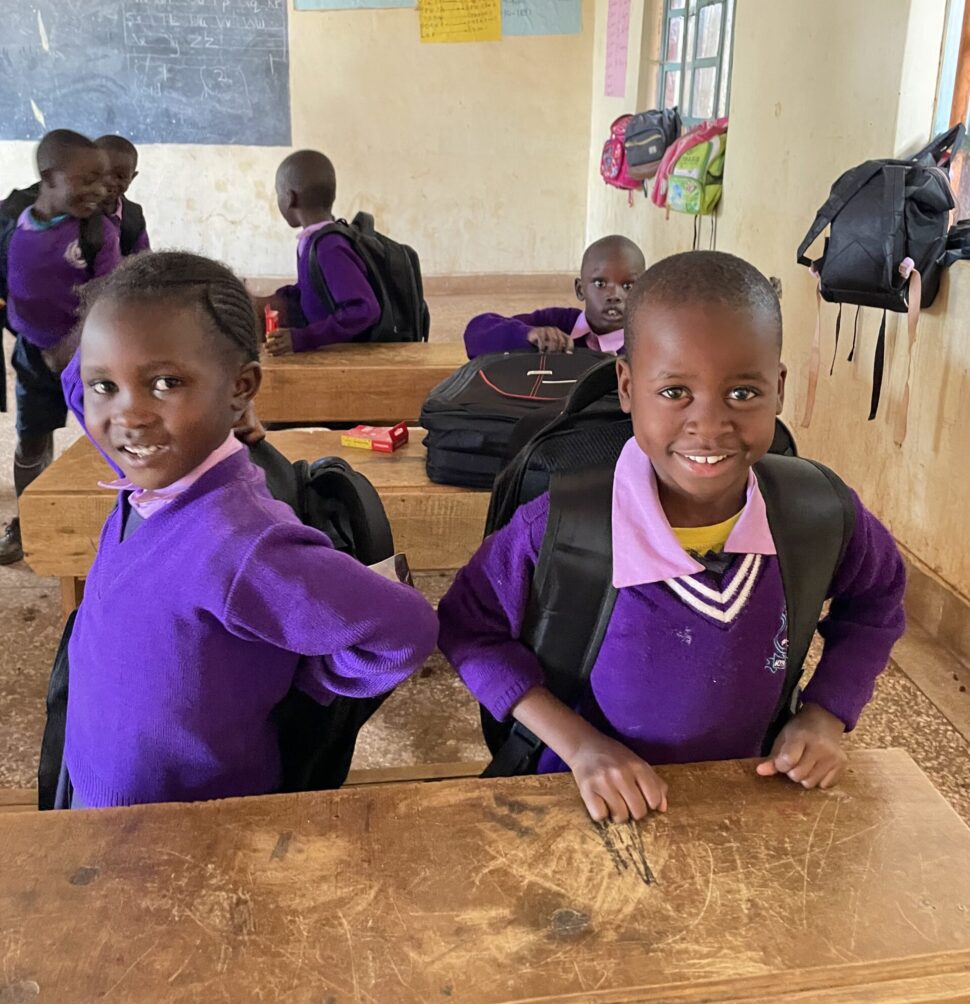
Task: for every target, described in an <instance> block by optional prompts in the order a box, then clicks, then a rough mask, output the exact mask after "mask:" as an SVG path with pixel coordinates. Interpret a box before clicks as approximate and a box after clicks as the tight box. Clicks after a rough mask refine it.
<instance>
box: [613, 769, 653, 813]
mask: <svg viewBox="0 0 970 1004" xmlns="http://www.w3.org/2000/svg"><path fill="white" fill-rule="evenodd" d="M641 788H642V785H641V784H640V782H639V778H638V777H636V775H634V776H633V777H632V778H630V779H629V780H627V779H626V778H624V779H623V780H622V781H621V782H620V783H619V784H617V790H618V791H619V793H620V795H621V797H622V798H623V801H624V802H625V803H626V808H627V810H628V811H629V813H630V817H631V818H632V819H643V817H644V816H646V814H647V813H648V812H649V811H650V810H649V809H648V808H647V799H646V792H644V791H642V790H641Z"/></svg>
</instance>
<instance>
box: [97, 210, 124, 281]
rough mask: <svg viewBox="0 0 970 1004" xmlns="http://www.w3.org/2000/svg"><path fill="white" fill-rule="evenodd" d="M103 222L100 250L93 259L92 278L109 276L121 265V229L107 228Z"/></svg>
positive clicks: (105, 222)
mask: <svg viewBox="0 0 970 1004" xmlns="http://www.w3.org/2000/svg"><path fill="white" fill-rule="evenodd" d="M106 224H107V221H104V223H103V224H102V228H101V234H102V241H101V250H100V251H99V252H98V254H97V257H96V258H95V259H94V278H96V279H99V278H101V276H103V275H110V274H111V273H112V272H113V271H114V270H115V269H116V268H117V267H118V266H119V265H120V264H121V236H120V234H121V229H120V227H115V226H108V225H106Z"/></svg>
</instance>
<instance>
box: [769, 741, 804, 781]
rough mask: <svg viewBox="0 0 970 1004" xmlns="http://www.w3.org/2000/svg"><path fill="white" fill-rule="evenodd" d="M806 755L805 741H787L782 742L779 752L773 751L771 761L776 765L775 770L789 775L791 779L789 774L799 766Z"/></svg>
mask: <svg viewBox="0 0 970 1004" xmlns="http://www.w3.org/2000/svg"><path fill="white" fill-rule="evenodd" d="M804 754H805V740H804V739H786V740H784V741H783V742H782V744H781V748H780V749H778V750H777V752H776V751H775V750H772V751H771V759H772V761H773V763H774V765H775V769H776V770H777V771H778V772H779V773H780V774H788V776H789V777H791V774H790V773H789V772H790V771H791V770H792V769H793V768H795V767H797V766H798V764H799V763H800V762H801V759H802V757H803V756H804Z"/></svg>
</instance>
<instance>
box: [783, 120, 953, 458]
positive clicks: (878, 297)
mask: <svg viewBox="0 0 970 1004" xmlns="http://www.w3.org/2000/svg"><path fill="white" fill-rule="evenodd" d="M964 135H965V130H964V128H963V126H962V125H961V126H956V127H954V128H953V129H951V130H949V131H948V132H947V133H944V134H941V136H939V137H937V138H936V139H934V140H933V142H931V143H930V144H929V145H928V146H927V147H925V148H924V149H923V150H921V151H920V152H919V153H918V154H916V155H915V156H914V157H913V158H911V159H910V160H893V159H885V160H867V161H866V162H865V163H863V164H860V165H859V166H858V167H854V168H852V169H851V170H849V171H846V172H845V174H843V175H842V176H841V177H840V178H839V179H838V180H837V181H836V182H835V184H834V185H833V186H832V190H831V192H830V194H829V197H828V199H827V200H826V202H825V204H824V205H823V206H822V207H821V208H820V209H819V211H818V213H817V214H816V216H815V220H814V222H813V223H812V225H811V227H810V228H809V230H808V233H806V235H805V237H804V239H803V240H802V242H801V244H800V245H799V247H798V252H797V260H798V264H799V265H804V266H806V267H808V268H810V269H811V270H812V272H813V274H815V275H816V276H817V277H818V290H817V296H818V297H819V298H820V299H821V300H827V301H828V302H830V303H838V304H844V303H850V304H857V305H859V306H863V307H876V308H879V309H881V310H882V311H883V316H882V323H881V324H880V327H879V335H878V338H877V341H876V350H875V356H874V360H873V374H872V396H871V399H870V405H869V421H872V420H873V419H874V418H875V417H876V414H877V412H878V409H879V400H880V396H881V392H882V381H883V368H884V364H885V342H886V311H889V310H891V311H894V312H896V313H905V314H907V315H908V332H909V347H908V353H909V355H908V360H907V366H906V381H905V386H904V390H903V399H902V401H901V405H900V414H899V421H898V423H897V428H896V441H897V442H898V443H902V441H903V439H904V438H905V432H906V413H907V410H908V404H909V380H910V366H911V363H912V350H913V344H914V342H915V339H916V327H917V322H918V320H919V311H920V309H921V307H929V306H930V305H931V304H932V303H933V301H934V299H935V298H936V294H937V292H938V290H939V286H940V279H941V278H942V275H943V270H944V268H945V267H946V266H947V265H948V264H950V261H951V260H952V259H948V258H947V253H946V252H947V242H948V236H949V230H950V226H949V221H950V212H951V210H952V209H954V207H955V205H956V202H955V199H954V196H953V191H952V189H951V188H950V182H949V178H948V176H947V172H946V170H944V168H942V167H940V166H939V165H940V164H941V163H943V164H948V163H949V159H950V156H951V153H952V151H953V150H955V149H957V148H958V147H959V145H960V143H961V142H962V141H963V137H964ZM827 227H828V228H829V235H828V237H827V238H826V240H825V245H824V248H823V251H822V254H821V256H820V257H819V258H816V259H815V260H814V261H813V260H812V259H811V258H809V257H808V256H807V254H806V252H807V251H808V249H809V247H810V246H811V245H812V244H813V243H814V242H815V240H816V239H817V238H818V237H819V236H821V234H822V232H823V231H824V230H825V229H826V228H827ZM840 321H841V310H840V315H839V320H838V321H837V322H836V349H837V348H838V332H839V327H840ZM820 338H821V325H820V323H818V324H816V328H815V338H814V341H813V345H812V355H811V362H810V369H809V384H808V396H807V399H806V403H805V411H804V415H803V418H802V424H803V425H804V426H808V425H809V424H810V422H811V418H812V412H813V410H814V406H815V394H816V390H817V385H818V371H819V356H820V348H819V342H820Z"/></svg>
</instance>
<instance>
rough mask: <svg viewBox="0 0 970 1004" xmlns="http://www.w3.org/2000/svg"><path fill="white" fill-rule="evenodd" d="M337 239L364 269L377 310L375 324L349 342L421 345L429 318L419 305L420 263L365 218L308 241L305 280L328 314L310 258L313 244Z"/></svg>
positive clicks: (324, 290)
mask: <svg viewBox="0 0 970 1004" xmlns="http://www.w3.org/2000/svg"><path fill="white" fill-rule="evenodd" d="M331 234H341V235H342V236H343V237H345V238H346V239H347V240H348V241H350V244H351V246H352V247H353V249H354V251H355V252H356V253H357V255H358V256H359V257H360V259H361V260H362V261H363V263H364V267H365V268H366V269H367V278H368V280H369V282H370V285H371V289H372V290H373V291H374V296H375V297H376V298H377V302H378V304H379V306H380V308H381V316H380V318H379V319H378V321H377V323H376V324H375V325H374V326H373V327H372V328H369V329H368V330H367V331H365V332H364V333H363V334H362V335H360V336H358V337H357V338H355V339H354V341H358V342H426V341H427V340H428V333H429V331H430V330H431V315H430V313H429V312H428V304H427V303H426V302H425V299H424V283H423V282H422V279H421V262H420V261H419V259H418V253H417V251H415V250H414V248H412V247H408V245H407V244H398V243H397V241H393V240H391V238H390V237H387V236H385V235H384V234H382V233H378V232H377V230H375V229H374V217H373V216H371V214H370V213H358V214H357V215H356V216H355V217H354V219H353V221H352V222H351V223H348V222H347V221H346V220H334V222H333V223H331V224H330V225H329V226H327V227H324V228H323V229H322V230H320V231H318V232H317V233H316V234H315V235H314V237H313V244H312V246H311V249H310V280H311V282H312V283H313V287H314V289H315V290H316V292H317V294H318V295H319V296H320V299H321V300H323V301H324V303H326V304H327V305H328V306H329V308H330V310H331V311H332V310H334V309H335V308H336V304H335V303H334V299H333V296H332V295H331V293H330V290H329V288H328V287H327V283H326V279H325V278H324V276H323V273H322V272H321V271H320V262H319V260H318V259H317V255H316V251H315V249H316V245H317V242H318V241H321V240H327V238H328V237H329V236H330V235H331Z"/></svg>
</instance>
